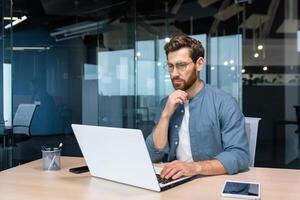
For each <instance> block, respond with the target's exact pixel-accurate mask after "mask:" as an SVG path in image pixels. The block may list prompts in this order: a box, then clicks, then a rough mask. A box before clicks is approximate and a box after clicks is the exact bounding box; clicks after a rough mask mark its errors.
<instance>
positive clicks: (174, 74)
mask: <svg viewBox="0 0 300 200" xmlns="http://www.w3.org/2000/svg"><path fill="white" fill-rule="evenodd" d="M178 75H179V73H178V69H177V68H176V67H174V68H173V71H171V76H172V77H174V76H178Z"/></svg>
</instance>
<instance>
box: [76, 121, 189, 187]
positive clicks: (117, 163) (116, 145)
mask: <svg viewBox="0 0 300 200" xmlns="http://www.w3.org/2000/svg"><path fill="white" fill-rule="evenodd" d="M72 128H73V131H74V133H75V136H76V139H77V141H78V143H79V146H80V149H81V151H82V154H83V156H84V158H85V161H86V163H87V165H88V167H89V170H90V173H91V175H92V176H95V177H99V178H103V179H107V180H111V181H116V182H119V183H125V184H128V185H133V186H137V187H141V188H145V189H149V190H154V191H158V192H159V191H164V190H166V189H169V188H172V187H174V186H177V185H179V184H182V183H185V182H188V181H189V180H190V179H191V177H182V178H180V179H176V180H171V181H170V180H169V181H170V182H168V181H167V182H166V180H164V183H161V181H159V178H157V175H156V174H159V173H160V170H161V168H154V167H153V165H152V162H151V159H150V156H149V153H148V150H147V147H146V144H145V140H144V137H143V134H142V132H141V131H140V130H136V129H125V128H110V127H101V126H89V125H78V124H72Z"/></svg>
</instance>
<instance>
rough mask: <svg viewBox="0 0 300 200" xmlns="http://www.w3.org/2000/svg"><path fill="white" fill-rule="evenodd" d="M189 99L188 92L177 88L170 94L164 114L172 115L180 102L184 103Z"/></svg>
mask: <svg viewBox="0 0 300 200" xmlns="http://www.w3.org/2000/svg"><path fill="white" fill-rule="evenodd" d="M187 100H188V94H187V93H186V92H185V91H182V90H176V91H174V92H173V93H171V94H170V95H169V98H168V100H167V103H166V105H165V108H164V110H163V113H162V114H163V115H164V116H167V117H169V118H170V117H171V116H172V115H173V113H174V112H175V110H176V107H177V105H178V104H184V102H185V101H187Z"/></svg>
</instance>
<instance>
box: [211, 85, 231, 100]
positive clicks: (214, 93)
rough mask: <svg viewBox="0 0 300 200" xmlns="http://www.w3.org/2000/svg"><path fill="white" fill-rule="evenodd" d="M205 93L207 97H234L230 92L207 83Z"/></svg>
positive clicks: (226, 98) (222, 98)
mask: <svg viewBox="0 0 300 200" xmlns="http://www.w3.org/2000/svg"><path fill="white" fill-rule="evenodd" d="M205 93H206V96H207V97H212V98H216V99H220V100H228V99H234V98H233V96H232V95H231V94H229V93H227V92H225V91H224V90H221V89H219V88H217V87H215V86H212V85H209V84H206V85H205Z"/></svg>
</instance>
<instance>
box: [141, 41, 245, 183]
mask: <svg viewBox="0 0 300 200" xmlns="http://www.w3.org/2000/svg"><path fill="white" fill-rule="evenodd" d="M164 48H165V52H166V55H167V60H168V65H167V68H168V71H169V74H170V78H171V80H172V83H173V87H174V88H175V91H174V92H172V93H171V94H170V95H169V96H168V97H166V98H165V99H163V100H162V101H161V106H160V112H159V116H158V117H157V120H156V121H155V123H156V126H155V128H154V129H153V131H152V133H151V134H150V135H149V136H148V138H147V140H146V144H147V148H148V150H149V153H150V156H151V159H152V161H153V162H160V161H163V159H164V158H165V157H167V161H168V162H170V163H169V164H167V165H166V166H165V167H164V168H163V170H162V172H161V176H162V177H163V178H167V179H169V178H172V179H177V178H179V177H181V176H193V175H197V174H202V175H217V174H225V173H228V174H234V173H237V172H240V171H243V170H246V169H247V168H248V164H249V160H250V158H249V149H248V140H247V136H246V130H245V120H244V116H243V114H242V112H241V111H240V109H239V106H238V104H237V102H236V101H235V99H234V98H233V97H232V96H230V95H229V94H227V93H225V92H223V91H221V90H219V89H217V88H214V87H212V86H209V85H207V84H204V82H203V81H202V80H201V79H200V77H199V71H200V70H201V69H202V68H203V66H204V48H203V46H202V44H201V43H200V42H199V41H197V40H195V39H193V38H191V37H188V36H185V35H181V36H175V37H174V38H172V39H171V40H170V42H169V43H167V44H166V45H165V47H164Z"/></svg>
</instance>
